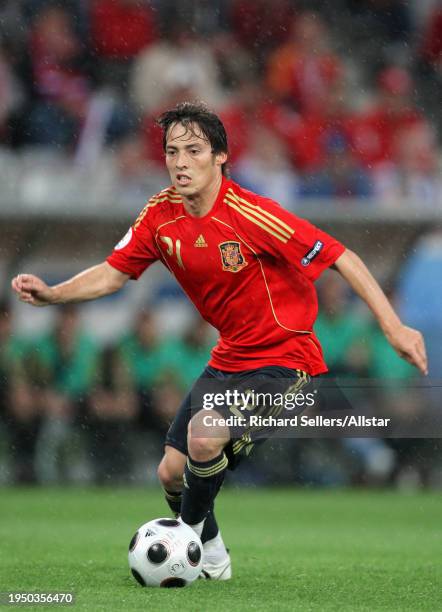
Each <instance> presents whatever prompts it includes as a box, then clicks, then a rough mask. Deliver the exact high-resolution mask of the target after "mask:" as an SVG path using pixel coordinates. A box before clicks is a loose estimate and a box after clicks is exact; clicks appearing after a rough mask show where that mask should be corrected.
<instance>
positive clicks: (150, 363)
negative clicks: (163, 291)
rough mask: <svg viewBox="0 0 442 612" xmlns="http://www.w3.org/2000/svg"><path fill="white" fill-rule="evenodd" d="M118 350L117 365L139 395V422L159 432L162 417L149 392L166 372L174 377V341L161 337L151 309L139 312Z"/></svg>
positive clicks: (146, 427)
mask: <svg viewBox="0 0 442 612" xmlns="http://www.w3.org/2000/svg"><path fill="white" fill-rule="evenodd" d="M117 352H118V359H119V360H120V362H121V365H120V368H121V369H122V371H123V372H125V373H126V376H128V377H129V379H130V385H131V388H132V389H133V390H134V392H135V393H136V395H137V398H138V408H137V413H138V415H139V422H140V425H141V426H142V427H143V428H145V429H153V430H156V431H158V432H159V433H161V431H162V425H161V419H159V418H158V417H157V415H156V414H155V413H154V412H153V410H152V393H153V390H154V387H155V385H156V383H157V381H160V380H163V377H164V376H165V375H166V374H170V377H171V378H173V377H174V376H175V377H176V373H175V374H174V372H175V368H174V359H175V358H174V349H173V344H172V345H171V343H170V341H166V340H162V339H161V338H160V336H159V334H158V331H157V326H156V322H155V318H154V315H153V314H152V312H151V311H149V310H143V311H141V312H140V313H139V315H138V316H137V319H136V321H135V324H134V327H133V329H132V330H131V331H130V332H129V334H127V335H126V337H125V338H123V340H122V341H121V342H120V343H119V344H118V345H117ZM171 363H172V365H171Z"/></svg>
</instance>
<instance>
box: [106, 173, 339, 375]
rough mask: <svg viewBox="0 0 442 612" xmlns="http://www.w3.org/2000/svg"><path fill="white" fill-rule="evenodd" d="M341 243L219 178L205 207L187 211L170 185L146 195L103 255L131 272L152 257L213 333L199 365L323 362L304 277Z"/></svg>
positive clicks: (312, 369)
mask: <svg viewBox="0 0 442 612" xmlns="http://www.w3.org/2000/svg"><path fill="white" fill-rule="evenodd" d="M344 250H345V248H344V246H343V245H342V244H341V243H340V242H338V241H337V240H335V239H334V238H332V237H331V236H329V235H328V234H326V233H325V232H323V231H321V230H320V229H318V228H317V227H315V226H314V225H312V224H311V223H309V222H308V221H305V220H303V219H301V218H299V217H297V216H295V215H294V214H292V213H290V212H289V211H287V210H285V209H283V208H281V207H280V206H279V205H278V204H277V203H276V202H274V201H273V200H270V199H268V198H264V197H261V196H259V195H257V194H254V193H252V192H250V191H247V190H245V189H243V188H241V187H240V186H239V185H237V184H236V183H234V182H233V181H230V180H227V179H225V178H223V182H222V186H221V188H220V192H219V194H218V197H217V199H216V201H215V203H214V205H213V207H212V209H211V210H210V211H209V213H207V214H206V215H205V216H203V217H194V216H192V215H190V214H189V213H188V212H187V211H186V210H185V208H184V205H183V201H182V198H181V196H180V195H179V194H178V192H177V191H176V190H175V188H174V187H170V188H168V189H165V190H163V191H161V192H160V193H159V194H158V195H156V196H154V197H153V198H151V199H150V200H149V202H148V203H147V205H146V206H145V207H144V209H143V210H142V211H141V213H140V215H139V216H138V218H137V220H136V221H135V223H134V224H133V226H132V227H131V228H130V229H129V231H128V232H127V234H126V235H125V237H124V238H123V239H122V240H121V241H120V242H119V243H118V244H117V245H116V247H115V249H114V252H113V253H112V254H111V255H110V256H109V257H108V259H107V261H108V263H109V264H110V265H111V266H113V267H114V268H116V269H117V270H119V271H121V272H123V273H125V274H128V275H130V277H131V278H133V279H137V278H138V277H139V276H140V275H141V274H142V273H143V272H144V270H146V269H147V268H148V267H149V266H150V265H151V264H152V263H153V262H155V261H157V260H161V261H162V262H163V264H164V265H165V266H166V267H167V268H168V269H169V270H170V271H171V273H172V274H173V275H174V276H175V278H176V279H177V281H178V283H179V284H180V285H181V286H182V287H183V289H184V291H185V292H186V293H187V295H188V296H189V298H190V299H191V300H192V302H193V303H194V304H195V306H196V308H197V309H198V311H199V312H200V314H201V316H202V317H203V318H204V319H206V321H208V322H209V323H210V324H212V325H213V326H214V327H215V328H216V329H217V330H218V331H219V333H220V338H219V341H218V344H217V345H216V346H215V348H214V349H213V351H212V356H211V360H210V361H209V364H210V365H212V366H213V367H216V368H219V369H221V370H225V371H229V372H235V371H242V370H250V369H255V368H260V367H264V366H269V365H275V366H285V367H288V368H294V369H301V370H304V371H306V372H308V373H309V374H311V375H313V376H314V375H316V374H320V373H322V372H326V371H327V367H326V365H325V363H324V359H323V355H322V349H321V346H320V344H319V341H318V340H317V338H316V336H315V334H314V333H313V324H314V322H315V319H316V316H317V311H318V303H317V296H316V290H315V287H314V281H315V280H316V279H317V278H318V277H319V275H320V274H321V273H322V272H323V271H324V270H325V269H326V268H328V267H329V266H331V265H332V264H333V263H334V262H335V261H336V259H337V258H338V257H339V256H340V255H341V254H342V253H343V252H344Z"/></svg>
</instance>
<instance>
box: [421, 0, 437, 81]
mask: <svg viewBox="0 0 442 612" xmlns="http://www.w3.org/2000/svg"><path fill="white" fill-rule="evenodd" d="M419 55H420V58H421V60H422V62H423V64H424V66H425V67H426V68H427V70H428V71H429V74H430V76H431V77H435V78H436V79H437V80H438V81H439V82H441V81H442V6H440V2H438V3H437V4H436V5H435V7H434V9H433V11H432V12H431V13H430V15H429V16H428V21H427V23H426V24H425V25H424V31H423V34H422V42H421V48H420V50H419Z"/></svg>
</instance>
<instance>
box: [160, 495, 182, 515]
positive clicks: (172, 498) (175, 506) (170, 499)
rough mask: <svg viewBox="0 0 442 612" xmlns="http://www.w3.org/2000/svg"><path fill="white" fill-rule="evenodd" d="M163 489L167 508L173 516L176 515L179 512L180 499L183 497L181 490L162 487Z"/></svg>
mask: <svg viewBox="0 0 442 612" xmlns="http://www.w3.org/2000/svg"><path fill="white" fill-rule="evenodd" d="M163 491H164V497H165V498H166V502H167V504H168V506H169V508H170V509H171V510H172V512H173V513H174V514H175V517H177V516H178V515H179V514H180V513H181V500H182V497H183V494H182V492H181V491H168V490H167V489H164V488H163Z"/></svg>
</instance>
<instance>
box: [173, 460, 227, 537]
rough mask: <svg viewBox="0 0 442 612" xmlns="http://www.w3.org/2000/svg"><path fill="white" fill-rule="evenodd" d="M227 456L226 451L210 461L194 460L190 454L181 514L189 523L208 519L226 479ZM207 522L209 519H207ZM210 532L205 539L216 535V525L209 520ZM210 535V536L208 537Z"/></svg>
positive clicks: (185, 474)
mask: <svg viewBox="0 0 442 612" xmlns="http://www.w3.org/2000/svg"><path fill="white" fill-rule="evenodd" d="M227 464H228V461H227V457H226V455H225V454H224V452H222V453H221V455H218V457H215V458H214V459H211V460H210V461H194V460H193V459H192V458H191V457H190V456H189V457H188V458H187V464H186V467H185V470H184V491H183V499H182V502H181V516H182V519H183V521H184V522H185V523H187V524H188V525H196V524H197V523H200V522H201V521H203V520H204V519H207V518H208V516H209V513H210V512H211V510H213V505H214V502H215V497H216V496H217V494H218V491H219V490H220V488H221V485H222V484H223V481H224V476H225V472H226V468H227ZM206 522H207V520H206ZM209 526H210V529H209V527H208V530H209V534H207V533H206V534H204V535H205V536H206V538H205V540H204V541H207V540H209V539H212V537H215V535H216V533H215V534H214V535H212V533H213V529H214V525H213V524H210V521H209ZM208 535H210V537H207V536H208Z"/></svg>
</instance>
